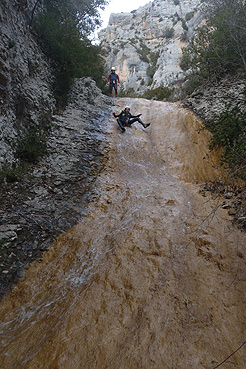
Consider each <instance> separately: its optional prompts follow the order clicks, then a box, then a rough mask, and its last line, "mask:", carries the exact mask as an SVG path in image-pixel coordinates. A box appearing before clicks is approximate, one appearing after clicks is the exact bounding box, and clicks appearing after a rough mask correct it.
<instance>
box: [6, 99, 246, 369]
mask: <svg viewBox="0 0 246 369" xmlns="http://www.w3.org/2000/svg"><path fill="white" fill-rule="evenodd" d="M125 104H128V105H131V111H132V113H133V114H137V113H142V114H143V116H142V119H143V120H144V121H145V122H151V126H150V127H149V128H147V129H146V130H144V128H143V127H142V126H141V125H140V124H138V123H135V124H134V125H133V126H132V127H131V128H127V130H126V132H125V133H122V132H120V130H119V129H118V126H117V124H116V123H115V120H114V119H113V118H112V119H111V120H109V121H108V122H106V124H107V139H108V137H109V143H108V145H109V159H108V163H107V166H106V169H105V171H103V172H102V173H101V174H100V176H99V177H98V179H97V181H96V185H95V187H94V189H93V193H92V195H91V198H94V200H93V201H92V202H91V203H90V204H88V214H89V215H88V216H86V217H85V218H83V219H82V220H81V223H79V224H78V225H77V226H75V227H73V228H72V229H71V230H70V231H69V232H67V233H66V234H64V235H62V236H61V237H60V238H58V240H57V241H56V242H55V243H54V244H53V245H52V246H51V248H50V249H49V251H48V252H47V253H46V254H45V256H44V258H43V260H42V262H37V263H35V264H33V265H32V266H31V268H30V269H29V270H28V271H27V275H26V279H25V280H24V281H23V282H21V283H20V284H19V285H18V286H17V287H16V288H15V289H14V290H13V291H12V293H11V294H10V295H9V296H7V297H6V299H5V300H4V301H3V302H2V306H1V311H0V313H1V322H2V323H1V343H2V348H1V362H2V364H1V368H3V369H10V368H11V369H22V368H28V369H41V368H42V369H58V368H59V369H70V368H71V369H93V368H95V369H150V368H161V369H179V368H180V369H209V368H213V367H214V366H215V364H213V363H216V362H220V361H221V360H223V359H224V358H225V357H227V356H228V355H229V354H230V353H231V352H233V350H234V349H236V348H237V347H238V346H239V345H240V344H241V343H242V342H243V339H244V337H245V315H246V311H245V295H244V293H243V291H244V289H245V280H246V278H245V259H244V257H243V247H244V245H245V235H244V234H243V233H239V231H238V230H237V229H236V228H233V227H232V225H231V223H230V219H229V216H228V214H227V211H226V210H224V209H221V208H220V207H219V208H218V210H217V211H216V212H215V213H214V212H213V210H214V209H215V207H216V206H217V205H218V204H219V202H220V201H221V199H214V200H213V199H211V198H210V197H203V196H202V195H201V194H200V184H201V183H202V182H204V181H207V180H215V179H218V178H220V177H221V176H223V173H222V172H220V171H219V170H218V169H216V167H215V165H216V163H217V161H218V158H217V157H216V155H215V154H212V153H210V152H209V151H208V148H207V146H208V134H207V133H206V132H204V131H203V132H200V133H198V130H199V128H200V127H201V123H200V122H199V120H198V119H197V118H196V117H195V116H194V115H193V114H192V113H191V112H189V111H187V110H185V109H183V108H182V107H180V106H179V105H178V104H171V103H163V102H155V101H147V100H144V99H118V100H117V101H116V106H115V108H114V109H115V111H116V112H119V111H120V110H121V109H122V108H123V107H124V105H125ZM105 140H106V138H105ZM209 214H211V215H210V216H209ZM243 287H244V288H243ZM231 361H232V362H233V363H234V365H236V367H237V368H240V369H243V368H245V367H246V361H245V348H244V349H242V350H241V351H239V352H238V353H237V354H236V355H235V356H234V357H233V358H232V359H231ZM231 365H232V364H231ZM228 368H229V366H228Z"/></svg>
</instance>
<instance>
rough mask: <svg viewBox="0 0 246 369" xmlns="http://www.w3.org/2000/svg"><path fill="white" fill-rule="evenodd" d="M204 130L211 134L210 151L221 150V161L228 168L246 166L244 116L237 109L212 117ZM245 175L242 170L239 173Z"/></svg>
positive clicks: (245, 121)
mask: <svg viewBox="0 0 246 369" xmlns="http://www.w3.org/2000/svg"><path fill="white" fill-rule="evenodd" d="M206 129H208V130H209V131H210V132H211V133H212V137H211V139H210V145H209V148H210V150H213V149H221V148H223V155H222V161H223V162H224V163H226V164H227V165H228V166H229V167H230V168H235V169H236V168H239V171H240V168H242V167H245V165H246V114H245V113H242V112H240V111H239V110H238V109H237V108H234V109H232V110H226V111H224V112H223V113H221V114H219V115H216V116H214V118H213V119H212V120H211V122H209V123H207V124H206ZM242 172H243V173H244V175H245V173H246V170H245V169H244V170H243V171H241V173H242Z"/></svg>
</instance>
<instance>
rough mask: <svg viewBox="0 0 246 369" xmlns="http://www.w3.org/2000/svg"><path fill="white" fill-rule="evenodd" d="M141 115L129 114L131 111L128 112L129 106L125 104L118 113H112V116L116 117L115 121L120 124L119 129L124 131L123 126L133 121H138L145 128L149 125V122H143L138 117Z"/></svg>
mask: <svg viewBox="0 0 246 369" xmlns="http://www.w3.org/2000/svg"><path fill="white" fill-rule="evenodd" d="M141 115H142V114H138V115H131V113H130V106H126V107H125V109H123V110H122V112H121V113H120V114H115V113H113V116H114V117H115V118H118V119H117V123H118V124H119V126H120V128H121V130H122V131H123V132H125V130H126V129H125V128H124V126H128V127H129V126H131V125H132V123H134V122H139V123H140V124H142V126H143V127H144V128H147V127H148V126H149V125H150V123H146V124H145V123H144V122H143V121H142V120H141V119H140V117H141Z"/></svg>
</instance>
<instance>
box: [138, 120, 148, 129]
mask: <svg viewBox="0 0 246 369" xmlns="http://www.w3.org/2000/svg"><path fill="white" fill-rule="evenodd" d="M139 123H141V124H142V126H143V127H144V128H147V127H148V126H150V123H146V124H145V123H144V122H143V121H142V120H141V119H139Z"/></svg>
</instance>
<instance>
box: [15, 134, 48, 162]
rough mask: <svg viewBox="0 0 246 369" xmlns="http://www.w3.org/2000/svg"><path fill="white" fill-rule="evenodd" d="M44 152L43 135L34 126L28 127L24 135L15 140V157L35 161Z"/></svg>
mask: <svg viewBox="0 0 246 369" xmlns="http://www.w3.org/2000/svg"><path fill="white" fill-rule="evenodd" d="M45 153H46V140H45V136H44V135H43V134H42V133H41V132H39V131H38V130H36V129H34V128H32V129H29V130H28V131H27V132H26V134H25V136H24V137H23V138H20V139H18V141H17V144H16V148H15V157H16V158H18V159H21V160H22V161H24V162H27V163H36V162H37V161H38V159H39V158H40V157H41V156H43V155H44V154H45Z"/></svg>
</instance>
